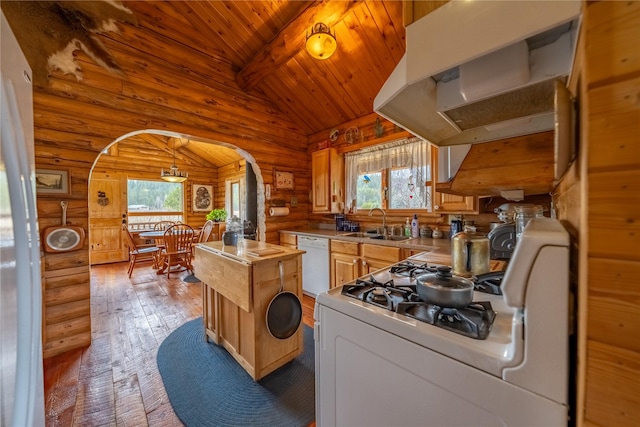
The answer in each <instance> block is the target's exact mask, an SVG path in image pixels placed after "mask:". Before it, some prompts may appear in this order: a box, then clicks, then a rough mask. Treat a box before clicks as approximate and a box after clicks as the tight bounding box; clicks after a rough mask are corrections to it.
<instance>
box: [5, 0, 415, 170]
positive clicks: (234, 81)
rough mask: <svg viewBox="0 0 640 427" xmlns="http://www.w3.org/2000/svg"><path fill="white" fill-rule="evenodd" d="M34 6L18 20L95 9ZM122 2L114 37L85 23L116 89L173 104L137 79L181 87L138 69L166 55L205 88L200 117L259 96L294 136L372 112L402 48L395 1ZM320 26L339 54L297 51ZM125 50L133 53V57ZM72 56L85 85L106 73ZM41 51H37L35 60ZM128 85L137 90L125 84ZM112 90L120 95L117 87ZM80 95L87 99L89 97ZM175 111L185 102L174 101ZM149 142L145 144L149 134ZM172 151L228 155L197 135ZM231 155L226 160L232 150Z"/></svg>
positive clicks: (58, 86)
mask: <svg viewBox="0 0 640 427" xmlns="http://www.w3.org/2000/svg"><path fill="white" fill-rule="evenodd" d="M2 3H3V10H4V11H5V13H6V12H7V11H11V10H14V11H15V10H16V9H17V10H20V9H21V8H20V7H14V6H12V4H14V5H15V4H16V3H13V2H10V1H6V0H3V2H2ZM36 3H37V5H36V6H34V7H31V8H28V7H24V8H22V10H23V11H22V13H23V14H26V18H24V19H26V21H25V22H31V21H30V20H31V19H32V18H31V17H32V16H33V14H34V13H36V14H40V13H42V12H43V11H45V10H47V9H51V5H52V4H57V5H59V8H58V9H56V10H60V9H65V8H76V9H82V11H83V12H87V11H93V10H94V9H93V7H94V5H96V3H93V5H92V4H90V3H85V2H68V1H56V2H53V3H52V2H45V1H41V2H36ZM122 3H123V5H124V6H125V7H126V8H128V9H129V10H131V11H132V12H133V15H134V19H130V18H125V19H118V18H122V16H123V15H122V13H121V11H117V12H115V14H116V15H115V17H116V20H117V21H118V22H117V26H118V29H119V31H118V32H117V33H116V32H110V31H109V32H100V31H98V34H95V32H93V30H92V29H90V28H89V31H91V33H90V34H93V35H94V36H95V37H97V38H98V39H99V40H100V41H101V42H102V43H103V44H104V47H105V49H106V51H107V52H108V54H107V55H109V54H110V55H112V56H113V58H114V60H115V63H116V65H119V66H120V67H121V69H122V75H123V79H122V80H121V81H120V84H121V85H122V91H121V93H122V94H127V95H131V96H133V97H142V98H144V97H146V99H154V98H153V97H154V96H156V97H161V100H162V103H163V104H165V103H166V104H167V105H169V104H172V103H177V102H179V100H177V99H172V97H171V96H170V93H166V94H161V93H159V92H158V93H157V94H156V93H153V92H149V93H147V92H145V93H140V92H139V91H140V90H142V87H141V86H140V85H143V86H144V87H145V89H144V90H145V91H146V90H147V89H146V88H147V87H152V88H156V87H160V88H162V87H165V88H167V89H168V88H174V89H176V90H180V88H179V87H178V86H171V85H169V83H168V80H167V77H166V76H165V75H164V74H159V73H155V74H154V75H148V74H145V75H142V74H140V73H141V70H142V71H144V70H145V69H146V68H147V67H146V64H156V63H158V62H160V63H161V62H162V61H165V63H166V66H167V67H171V72H173V73H175V72H176V71H178V72H179V70H180V69H183V70H184V73H185V75H187V76H188V78H190V79H192V80H197V81H199V82H202V84H204V85H207V86H208V87H209V88H210V93H211V94H209V93H208V94H207V95H206V96H203V97H202V98H203V99H202V101H204V103H203V104H200V105H194V106H193V108H192V111H194V113H196V114H200V113H201V111H200V110H199V109H202V108H206V104H210V103H215V106H216V108H215V114H216V115H217V116H218V117H219V118H220V119H221V121H225V122H227V123H229V122H232V120H229V118H228V117H227V116H237V115H238V110H239V109H242V110H243V111H242V114H244V115H246V110H251V107H250V106H249V105H247V102H246V101H247V100H248V99H251V100H252V102H254V101H253V100H259V101H258V102H260V103H263V104H266V105H268V106H273V114H269V116H270V117H269V118H265V117H264V112H258V111H255V112H254V114H256V115H259V114H262V116H256V117H260V119H261V120H262V121H263V122H264V121H265V120H267V121H269V120H279V119H278V118H277V117H282V118H283V120H282V121H281V122H280V123H278V125H279V126H276V127H278V128H279V129H281V131H286V128H287V125H285V126H283V125H282V122H289V123H291V128H292V129H295V130H296V133H297V134H298V135H300V133H303V134H306V135H311V134H315V133H318V132H320V131H324V130H326V131H327V135H328V134H329V130H330V129H331V128H333V127H336V126H338V125H340V124H343V123H345V122H349V121H351V120H355V119H357V118H359V117H363V116H366V115H367V114H370V113H371V112H372V111H373V100H374V98H375V96H376V94H377V93H378V91H379V90H380V88H381V86H382V85H383V83H384V82H385V81H386V79H387V77H388V76H389V75H390V74H391V72H392V70H393V69H394V67H395V66H396V64H397V63H398V61H399V60H400V58H401V57H402V55H403V54H404V50H405V40H404V39H405V30H404V27H403V25H402V7H403V6H402V2H401V1H377V0H364V1H363V0H357V1H353V0H352V1H327V0H314V1H299V0H273V1H128V0H126V1H123V2H122ZM32 4H33V3H32ZM27 5H28V3H27ZM5 6H6V8H5ZM8 6H11V8H9V7H8ZM14 13H16V12H14ZM94 13H95V12H94ZM125 21H126V22H125ZM59 22H65V21H64V19H63V20H61V21H59ZM317 22H322V23H324V24H327V25H329V26H330V27H331V29H332V30H333V31H335V34H336V38H337V41H338V49H337V51H336V52H335V53H334V54H333V55H332V56H331V57H330V58H328V59H326V60H317V59H314V58H312V57H311V56H310V55H309V54H308V53H307V52H306V50H305V49H304V43H305V40H306V38H305V33H306V31H308V30H309V29H310V28H311V27H312V26H313V24H315V23H317ZM34 24H35V27H36V28H37V31H36V33H37V32H38V31H39V32H40V33H41V35H40V37H41V38H42V39H50V38H51V34H49V33H48V31H57V30H54V29H49V30H48V29H47V28H46V25H45V26H43V24H37V23H33V22H32V23H31V24H30V25H34ZM83 26H84V23H83ZM69 27H70V28H71V27H73V26H72V25H69ZM56 28H57V29H58V30H59V29H60V28H59V27H56ZM74 30H75V28H74ZM23 35H24V34H23ZM88 38H89V37H86V39H87V40H88ZM131 52H135V55H136V56H135V60H133V62H132V60H131ZM168 55H170V56H168ZM75 56H77V57H79V58H80V62H81V63H82V64H83V65H82V68H83V69H82V73H83V83H84V84H87V85H89V86H91V85H95V86H96V87H101V86H100V83H96V82H97V81H99V80H100V79H101V77H100V74H103V73H104V72H105V71H104V70H101V71H100V72H99V74H96V68H95V64H88V63H86V61H87V60H90V59H89V58H86V57H84V56H83V54H82V52H80V51H79V50H77V55H75ZM42 57H43V56H42V54H41V53H39V58H42ZM45 57H46V56H45ZM42 68H44V65H43V67H42ZM55 73H59V71H55ZM36 77H37V76H36ZM71 79H72V77H70V76H69V77H66V78H65V79H64V80H65V83H61V80H58V79H52V80H51V81H50V82H49V83H48V84H47V86H48V87H47V91H57V92H60V91H62V92H66V91H67V89H66V88H67V87H76V88H84V84H82V85H79V84H77V83H75V82H73V81H71ZM133 82H136V84H138V86H136V87H134V86H132V83H133ZM36 83H38V82H37V81H36ZM117 84H118V83H116V85H117ZM110 90H111V91H113V92H114V93H120V91H119V88H118V87H116V86H113V87H110ZM84 94H85V95H86V96H87V97H89V98H92V94H91V93H89V92H84ZM103 102H108V101H107V100H103ZM181 108H183V109H190V108H191V107H190V106H186V105H185V106H182V105H181ZM267 111H268V110H267ZM203 115H204V114H203ZM245 122H246V123H245ZM274 123H275V122H274ZM241 126H243V127H245V128H247V129H252V130H254V131H255V129H254V128H255V125H254V124H252V123H251V122H250V121H249V120H246V119H245V120H243V121H242V123H241ZM259 131H260V132H262V129H259ZM300 131H301V132H300ZM237 133H238V134H241V133H242V131H241V130H239V131H238V132H237ZM263 133H264V132H263ZM267 134H268V132H267ZM148 139H151V140H152V141H154V142H156V144H155V146H156V148H158V147H159V146H158V144H157V143H158V142H159V141H160V142H163V143H168V142H169V141H170V138H160V139H155V140H154V139H153V138H148ZM146 142H147V143H151V144H152V142H149V140H147V141H146ZM290 143H291V144H298V145H299V144H306V141H302V140H300V139H299V140H298V141H295V139H292V140H291V141H290ZM176 147H177V150H178V151H179V152H181V151H192V153H191V154H193V155H196V156H199V157H203V158H204V157H209V156H213V158H211V159H210V160H208V161H209V162H210V163H212V164H220V163H221V162H222V161H225V158H220V159H216V158H215V156H216V155H219V154H220V153H221V152H222V149H221V148H220V147H216V149H211V148H209V149H207V147H204V148H203V147H200V149H198V147H199V146H198V145H197V144H196V143H195V141H192V143H190V144H186V145H185V144H177V146H176ZM304 149H306V145H305V147H304ZM164 151H165V152H167V153H168V154H171V153H172V146H170V145H169V144H166V145H165V146H164ZM223 156H226V154H223ZM229 156H231V157H233V153H231V154H229ZM234 160H235V159H234Z"/></svg>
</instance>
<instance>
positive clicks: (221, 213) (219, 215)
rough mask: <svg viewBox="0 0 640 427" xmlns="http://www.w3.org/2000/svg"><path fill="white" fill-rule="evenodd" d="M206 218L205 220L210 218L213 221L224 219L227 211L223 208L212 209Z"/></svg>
mask: <svg viewBox="0 0 640 427" xmlns="http://www.w3.org/2000/svg"><path fill="white" fill-rule="evenodd" d="M206 218H207V221H208V220H210V219H211V220H213V221H215V222H220V221H224V220H225V218H227V211H226V210H224V209H213V210H212V211H211V212H209V213H208V214H207V216H206Z"/></svg>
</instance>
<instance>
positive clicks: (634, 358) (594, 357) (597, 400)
mask: <svg viewBox="0 0 640 427" xmlns="http://www.w3.org/2000/svg"><path fill="white" fill-rule="evenodd" d="M588 354H589V362H588V367H587V388H588V390H589V393H588V394H587V401H586V413H585V418H586V421H585V425H600V426H609V425H615V426H622V425H624V426H634V425H637V423H638V416H637V415H638V408H639V407H640V394H638V384H640V374H639V373H640V364H639V363H638V353H637V352H635V351H628V350H625V349H624V348H621V347H618V346H611V345H607V344H603V343H600V342H597V341H589V348H588Z"/></svg>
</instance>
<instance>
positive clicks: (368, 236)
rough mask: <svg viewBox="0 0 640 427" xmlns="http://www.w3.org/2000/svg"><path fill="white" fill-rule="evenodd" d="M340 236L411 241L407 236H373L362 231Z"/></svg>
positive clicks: (373, 234)
mask: <svg viewBox="0 0 640 427" xmlns="http://www.w3.org/2000/svg"><path fill="white" fill-rule="evenodd" d="M341 236H344V237H360V238H366V239H374V240H394V241H400V240H409V239H411V237H409V236H389V235H382V234H375V233H364V232H362V231H360V232H356V233H345V234H341Z"/></svg>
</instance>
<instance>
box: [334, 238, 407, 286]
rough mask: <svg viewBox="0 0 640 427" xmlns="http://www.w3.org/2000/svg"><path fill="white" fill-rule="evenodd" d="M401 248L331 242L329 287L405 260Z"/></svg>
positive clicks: (340, 284)
mask: <svg viewBox="0 0 640 427" xmlns="http://www.w3.org/2000/svg"><path fill="white" fill-rule="evenodd" d="M406 256H407V254H405V251H403V250H402V249H401V248H397V247H392V246H383V245H372V244H369V243H354V242H343V241H339V240H332V241H331V287H332V288H335V287H337V286H342V285H344V284H345V283H347V282H350V281H352V280H355V279H357V278H358V277H360V276H364V275H365V274H368V273H371V272H373V271H376V270H380V269H382V268H385V267H388V266H389V265H391V264H395V263H396V262H398V261H401V260H402V259H403V258H405V257H406Z"/></svg>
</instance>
